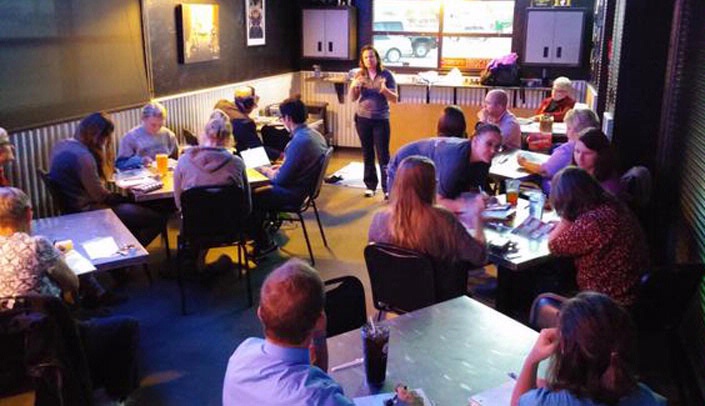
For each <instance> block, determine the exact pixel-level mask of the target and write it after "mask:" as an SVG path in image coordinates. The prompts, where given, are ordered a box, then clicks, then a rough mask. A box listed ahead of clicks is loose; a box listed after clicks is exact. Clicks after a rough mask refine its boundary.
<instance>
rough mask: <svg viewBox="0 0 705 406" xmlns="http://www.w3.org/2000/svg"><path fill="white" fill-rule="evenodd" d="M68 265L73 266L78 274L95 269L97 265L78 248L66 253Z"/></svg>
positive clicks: (73, 269) (72, 268) (65, 258)
mask: <svg viewBox="0 0 705 406" xmlns="http://www.w3.org/2000/svg"><path fill="white" fill-rule="evenodd" d="M64 260H65V261H66V265H68V266H69V268H71V270H72V271H73V273H75V274H76V275H82V274H84V273H88V272H93V271H95V266H93V264H92V263H91V261H89V260H88V259H87V258H86V257H84V256H83V255H81V254H80V253H79V252H78V251H76V250H71V251H69V252H67V253H66V254H65V255H64Z"/></svg>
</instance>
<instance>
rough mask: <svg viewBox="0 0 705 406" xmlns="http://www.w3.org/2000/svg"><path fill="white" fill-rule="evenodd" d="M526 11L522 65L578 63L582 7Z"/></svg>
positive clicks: (583, 18)
mask: <svg viewBox="0 0 705 406" xmlns="http://www.w3.org/2000/svg"><path fill="white" fill-rule="evenodd" d="M527 13H528V16H527V24H526V42H525V48H524V63H525V64H529V65H531V64H536V65H559V66H579V65H580V64H581V62H582V61H581V56H582V45H583V31H584V29H583V27H584V24H585V12H584V10H582V9H536V10H531V9H530V10H529V11H528V12H527Z"/></svg>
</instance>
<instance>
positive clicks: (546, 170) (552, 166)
mask: <svg viewBox="0 0 705 406" xmlns="http://www.w3.org/2000/svg"><path fill="white" fill-rule="evenodd" d="M574 148H575V141H568V142H566V143H565V144H561V145H560V146H558V147H557V148H556V149H554V150H553V153H552V154H551V157H550V158H548V161H546V162H544V163H543V165H541V171H542V172H543V178H544V179H543V181H542V184H541V186H542V188H543V191H544V192H545V193H546V194H550V193H551V179H553V175H555V174H556V173H558V171H560V170H561V169H563V168H565V167H566V166H568V165H570V163H571V162H573V149H574Z"/></svg>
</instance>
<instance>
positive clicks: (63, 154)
mask: <svg viewBox="0 0 705 406" xmlns="http://www.w3.org/2000/svg"><path fill="white" fill-rule="evenodd" d="M114 129H115V126H114V124H113V122H112V121H111V120H110V119H109V118H108V117H107V116H106V115H105V114H103V113H93V114H91V115H89V116H88V117H86V118H84V119H83V120H82V121H81V123H80V124H79V125H78V127H77V128H76V132H75V133H74V135H73V138H69V139H65V140H63V141H61V142H59V143H58V144H56V145H55V146H54V149H53V151H52V154H51V166H50V170H49V178H50V179H51V181H52V182H53V183H54V184H55V185H56V186H57V189H58V190H60V191H61V193H62V198H63V199H62V200H63V202H64V204H65V208H64V209H65V211H66V212H67V213H76V212H82V211H89V210H97V209H104V208H111V209H112V210H113V211H114V212H115V214H116V215H117V216H118V217H119V218H120V220H121V221H122V222H123V223H124V224H125V226H126V227H127V228H128V229H129V230H130V232H131V233H132V234H134V236H135V237H136V238H137V240H138V241H139V242H140V244H142V245H144V246H147V245H148V244H149V243H150V242H151V241H152V240H153V239H154V238H155V237H156V236H157V235H159V233H160V232H161V231H162V229H163V228H164V225H165V222H166V219H165V217H163V216H162V215H161V214H159V213H157V212H156V211H154V210H151V209H149V208H146V207H142V206H139V205H136V204H133V203H128V202H127V199H126V198H124V197H123V196H121V195H119V194H116V193H111V192H110V191H108V189H106V187H105V182H106V181H107V179H108V177H109V176H111V174H112V173H113V161H114V160H113V158H112V155H113V148H112V134H113V130H114Z"/></svg>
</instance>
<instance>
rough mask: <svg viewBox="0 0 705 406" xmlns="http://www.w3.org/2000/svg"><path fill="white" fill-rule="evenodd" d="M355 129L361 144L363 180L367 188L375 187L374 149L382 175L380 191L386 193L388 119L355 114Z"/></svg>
mask: <svg viewBox="0 0 705 406" xmlns="http://www.w3.org/2000/svg"><path fill="white" fill-rule="evenodd" d="M355 129H356V130H357V136H358V137H360V143H361V144H362V159H363V162H364V164H365V175H364V178H363V181H364V182H365V186H367V189H370V190H376V189H377V182H378V180H377V170H376V168H375V151H376V152H377V162H379V173H380V176H381V177H382V179H381V183H382V191H384V193H387V192H388V190H387V165H389V136H390V129H389V119H370V118H364V117H360V116H357V115H356V116H355Z"/></svg>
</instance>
